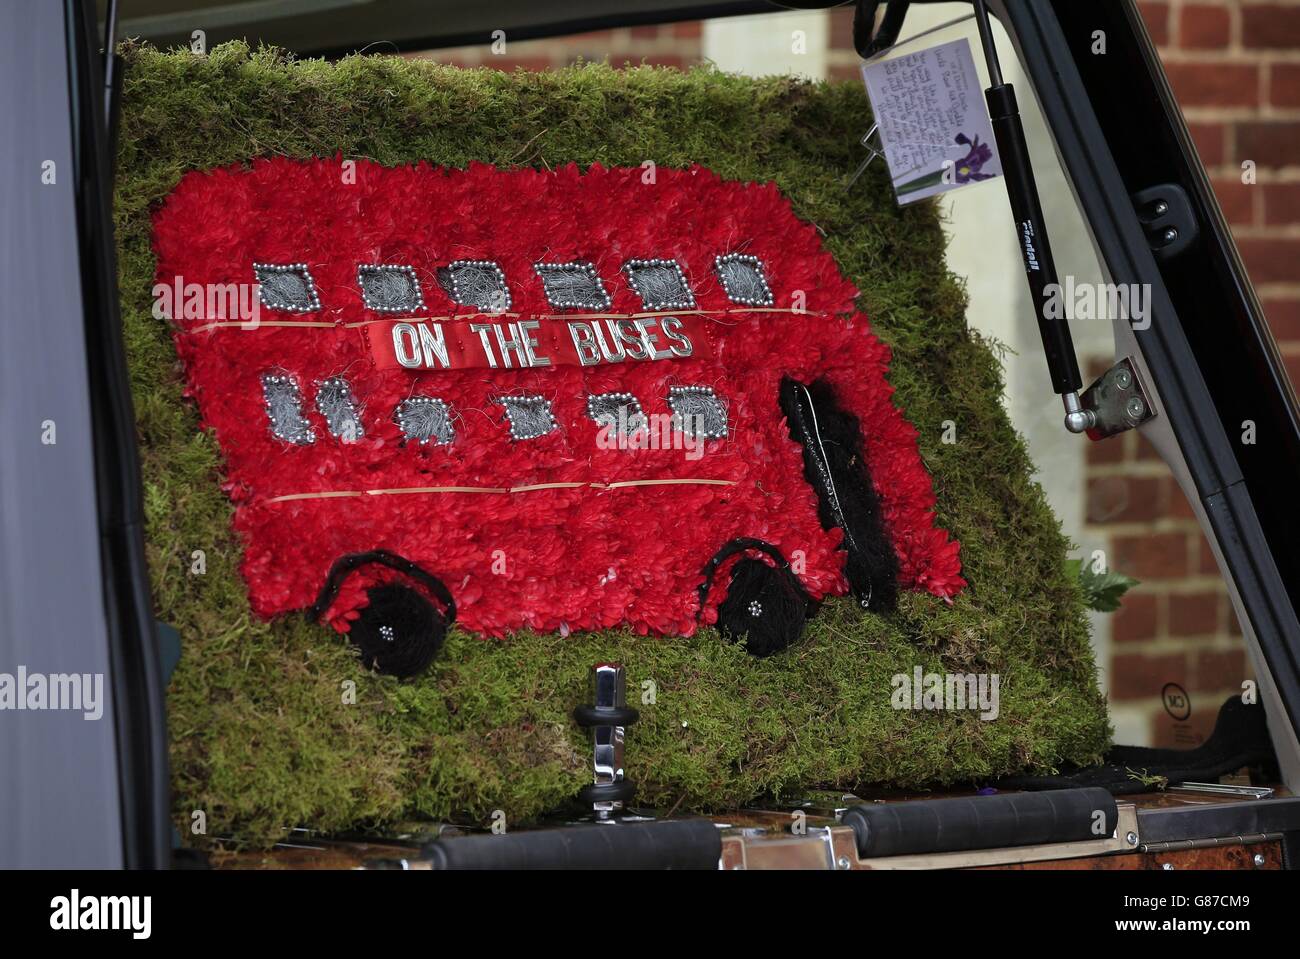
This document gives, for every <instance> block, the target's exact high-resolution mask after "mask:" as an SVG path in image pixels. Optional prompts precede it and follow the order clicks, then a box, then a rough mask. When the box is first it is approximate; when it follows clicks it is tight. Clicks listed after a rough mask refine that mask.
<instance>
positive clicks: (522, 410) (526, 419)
mask: <svg viewBox="0 0 1300 959" xmlns="http://www.w3.org/2000/svg"><path fill="white" fill-rule="evenodd" d="M496 402H497V403H499V404H500V405H501V406H503V407H505V411H506V419H507V420H509V421H510V436H511V438H512V439H517V440H535V439H537V438H538V437H539V436H545V435H546V434H547V433H550V432H552V431H553V430H556V429H558V428H559V424H558V423H556V422H555V417H554V416H553V415H552V414H551V401H550V400H547V399H544V398H542V397H540V396H536V395H520V396H502V397H500V398H499V399H498V400H497V401H496Z"/></svg>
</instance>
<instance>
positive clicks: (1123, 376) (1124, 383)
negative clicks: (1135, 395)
mask: <svg viewBox="0 0 1300 959" xmlns="http://www.w3.org/2000/svg"><path fill="white" fill-rule="evenodd" d="M1115 385H1116V386H1118V387H1119V388H1120V389H1121V390H1126V389H1128V388H1129V387H1130V386H1132V385H1133V374H1132V373H1130V372H1129V371H1128V370H1127V369H1124V368H1122V367H1121V368H1120V369H1118V370H1116V371H1115Z"/></svg>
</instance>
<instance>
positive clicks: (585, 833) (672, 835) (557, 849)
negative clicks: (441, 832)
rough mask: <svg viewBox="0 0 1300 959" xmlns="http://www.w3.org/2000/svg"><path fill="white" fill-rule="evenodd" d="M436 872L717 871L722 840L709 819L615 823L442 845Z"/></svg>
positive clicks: (437, 845) (434, 853)
mask: <svg viewBox="0 0 1300 959" xmlns="http://www.w3.org/2000/svg"><path fill="white" fill-rule="evenodd" d="M423 855H424V857H425V858H426V859H428V860H429V863H430V866H431V867H432V868H434V869H717V868H718V860H719V858H720V857H721V856H722V836H721V833H720V831H719V830H718V827H717V826H715V825H714V824H713V823H712V822H710V821H709V820H707V819H689V820H685V821H682V822H648V823H610V824H606V825H599V826H570V827H565V828H563V829H538V830H534V831H531V832H529V831H524V832H512V833H507V834H506V835H503V836H466V837H463V838H456V839H439V840H436V841H435V842H431V843H429V844H428V845H427V846H425V847H424V851H423Z"/></svg>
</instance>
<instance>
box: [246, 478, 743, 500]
mask: <svg viewBox="0 0 1300 959" xmlns="http://www.w3.org/2000/svg"><path fill="white" fill-rule="evenodd" d="M735 485H736V481H735V480H720V479H647V480H620V481H619V482H617V483H532V484H529V485H527V486H511V487H509V488H507V487H504V486H405V487H400V488H398V489H360V490H325V491H321V492H318V493H285V494H284V495H282V496H272V497H271V498H270V499H265V500H262V501H261V502H263V503H267V504H270V503H287V502H290V501H293V500H304V499H338V498H340V497H347V496H403V495H410V494H416V493H497V494H500V493H531V492H534V491H535V490H544V489H582V488H584V487H585V488H589V489H604V490H610V489H630V488H633V487H637V486H735Z"/></svg>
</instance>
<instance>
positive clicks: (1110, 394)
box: [1079, 357, 1156, 440]
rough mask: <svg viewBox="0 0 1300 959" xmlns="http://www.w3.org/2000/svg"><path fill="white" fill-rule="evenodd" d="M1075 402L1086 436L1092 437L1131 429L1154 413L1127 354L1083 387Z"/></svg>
mask: <svg viewBox="0 0 1300 959" xmlns="http://www.w3.org/2000/svg"><path fill="white" fill-rule="evenodd" d="M1079 401H1080V406H1081V411H1080V412H1081V418H1082V419H1083V422H1084V425H1085V428H1086V431H1087V433H1088V438H1089V439H1093V440H1100V439H1105V438H1106V437H1107V436H1114V435H1115V434H1116V433H1123V432H1125V431H1126V430H1131V429H1133V428H1134V427H1138V426H1141V425H1142V424H1143V423H1145V422H1146V421H1147V420H1149V419H1151V418H1152V417H1154V416H1155V415H1156V411H1155V408H1154V407H1153V406H1152V405H1151V399H1150V397H1149V396H1148V395H1147V392H1146V390H1145V389H1144V388H1143V386H1142V379H1141V377H1139V376H1138V372H1137V367H1135V366H1134V365H1133V361H1132V360H1130V359H1129V358H1128V357H1124V359H1122V360H1120V361H1119V362H1118V363H1116V364H1115V365H1114V366H1112V367H1111V368H1110V369H1109V370H1107V371H1106V372H1105V373H1103V374H1102V375H1101V377H1100V378H1099V379H1098V380H1097V381H1096V382H1095V383H1093V384H1092V386H1090V387H1088V388H1087V389H1086V390H1084V391H1083V395H1082V396H1081V397H1080V398H1079Z"/></svg>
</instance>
